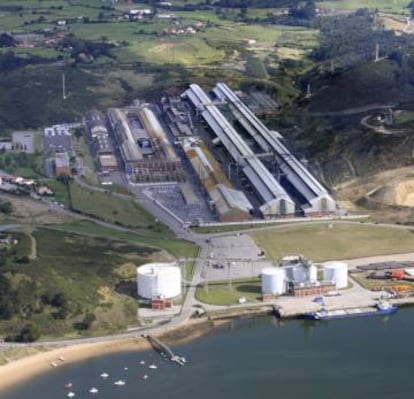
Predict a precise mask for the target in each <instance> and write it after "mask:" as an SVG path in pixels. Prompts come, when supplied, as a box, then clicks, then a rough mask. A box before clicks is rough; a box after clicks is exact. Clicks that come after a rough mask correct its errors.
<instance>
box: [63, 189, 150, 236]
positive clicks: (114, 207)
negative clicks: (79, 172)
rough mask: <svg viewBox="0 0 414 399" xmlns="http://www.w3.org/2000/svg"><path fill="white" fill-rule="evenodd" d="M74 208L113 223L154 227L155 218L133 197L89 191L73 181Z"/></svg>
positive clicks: (72, 197)
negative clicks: (122, 197) (121, 197)
mask: <svg viewBox="0 0 414 399" xmlns="http://www.w3.org/2000/svg"><path fill="white" fill-rule="evenodd" d="M70 193H71V199H72V208H73V209H74V210H79V211H81V212H82V213H84V214H88V215H93V216H95V217H97V218H99V219H102V220H106V221H108V222H111V223H115V224H120V225H124V226H129V227H132V228H135V227H136V228H141V229H142V228H145V229H147V228H154V227H155V218H154V217H153V216H152V215H150V214H149V213H148V212H146V211H145V210H144V209H143V208H142V207H141V206H140V205H138V204H137V203H135V202H134V201H132V199H125V200H124V199H120V198H116V197H114V196H112V195H111V193H110V192H108V193H107V194H105V193H101V192H95V191H88V190H87V189H84V188H83V187H81V186H79V185H77V184H76V183H72V184H71V185H70Z"/></svg>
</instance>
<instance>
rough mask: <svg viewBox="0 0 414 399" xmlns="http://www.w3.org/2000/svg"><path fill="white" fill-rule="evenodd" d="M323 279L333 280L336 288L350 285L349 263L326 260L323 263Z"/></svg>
mask: <svg viewBox="0 0 414 399" xmlns="http://www.w3.org/2000/svg"><path fill="white" fill-rule="evenodd" d="M323 279H324V280H325V281H332V282H334V283H335V286H336V288H338V289H341V288H346V287H347V286H348V265H347V264H346V263H344V262H336V261H335V262H325V263H324V264H323Z"/></svg>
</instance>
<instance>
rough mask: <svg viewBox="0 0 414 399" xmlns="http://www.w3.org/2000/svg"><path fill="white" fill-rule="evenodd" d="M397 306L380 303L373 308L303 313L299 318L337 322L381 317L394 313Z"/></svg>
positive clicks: (322, 310)
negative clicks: (356, 318)
mask: <svg viewBox="0 0 414 399" xmlns="http://www.w3.org/2000/svg"><path fill="white" fill-rule="evenodd" d="M397 309H398V306H395V305H391V304H390V303H389V302H386V301H382V302H379V303H377V304H376V305H375V306H373V307H365V308H349V309H337V310H326V309H324V308H323V309H321V310H318V311H316V312H309V313H304V314H302V315H301V316H300V318H301V319H304V320H339V319H349V318H354V317H369V316H383V315H389V314H392V313H395V312H396V311H397Z"/></svg>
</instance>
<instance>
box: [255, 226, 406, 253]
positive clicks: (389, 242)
mask: <svg viewBox="0 0 414 399" xmlns="http://www.w3.org/2000/svg"><path fill="white" fill-rule="evenodd" d="M329 225H330V224H328V223H326V224H325V223H321V224H315V225H307V226H289V227H288V226H286V227H284V228H283V229H269V230H263V231H257V232H254V233H251V234H250V235H251V236H252V237H253V239H254V240H255V241H256V243H257V244H258V245H259V246H260V248H262V249H263V250H264V251H265V253H266V257H267V258H272V259H280V258H282V257H283V256H288V255H296V254H303V255H304V256H305V257H306V258H308V259H311V260H313V261H325V260H334V259H348V258H359V257H365V256H373V255H389V254H396V253H405V252H412V251H413V248H414V234H413V230H411V229H408V228H407V229H404V228H401V229H400V228H391V227H382V226H376V225H368V224H363V223H360V224H357V223H355V224H346V223H334V224H332V225H333V228H329Z"/></svg>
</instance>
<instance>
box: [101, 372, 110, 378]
mask: <svg viewBox="0 0 414 399" xmlns="http://www.w3.org/2000/svg"><path fill="white" fill-rule="evenodd" d="M100 377H101V378H108V377H109V374H108V373H102V374H101V375H100Z"/></svg>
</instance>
